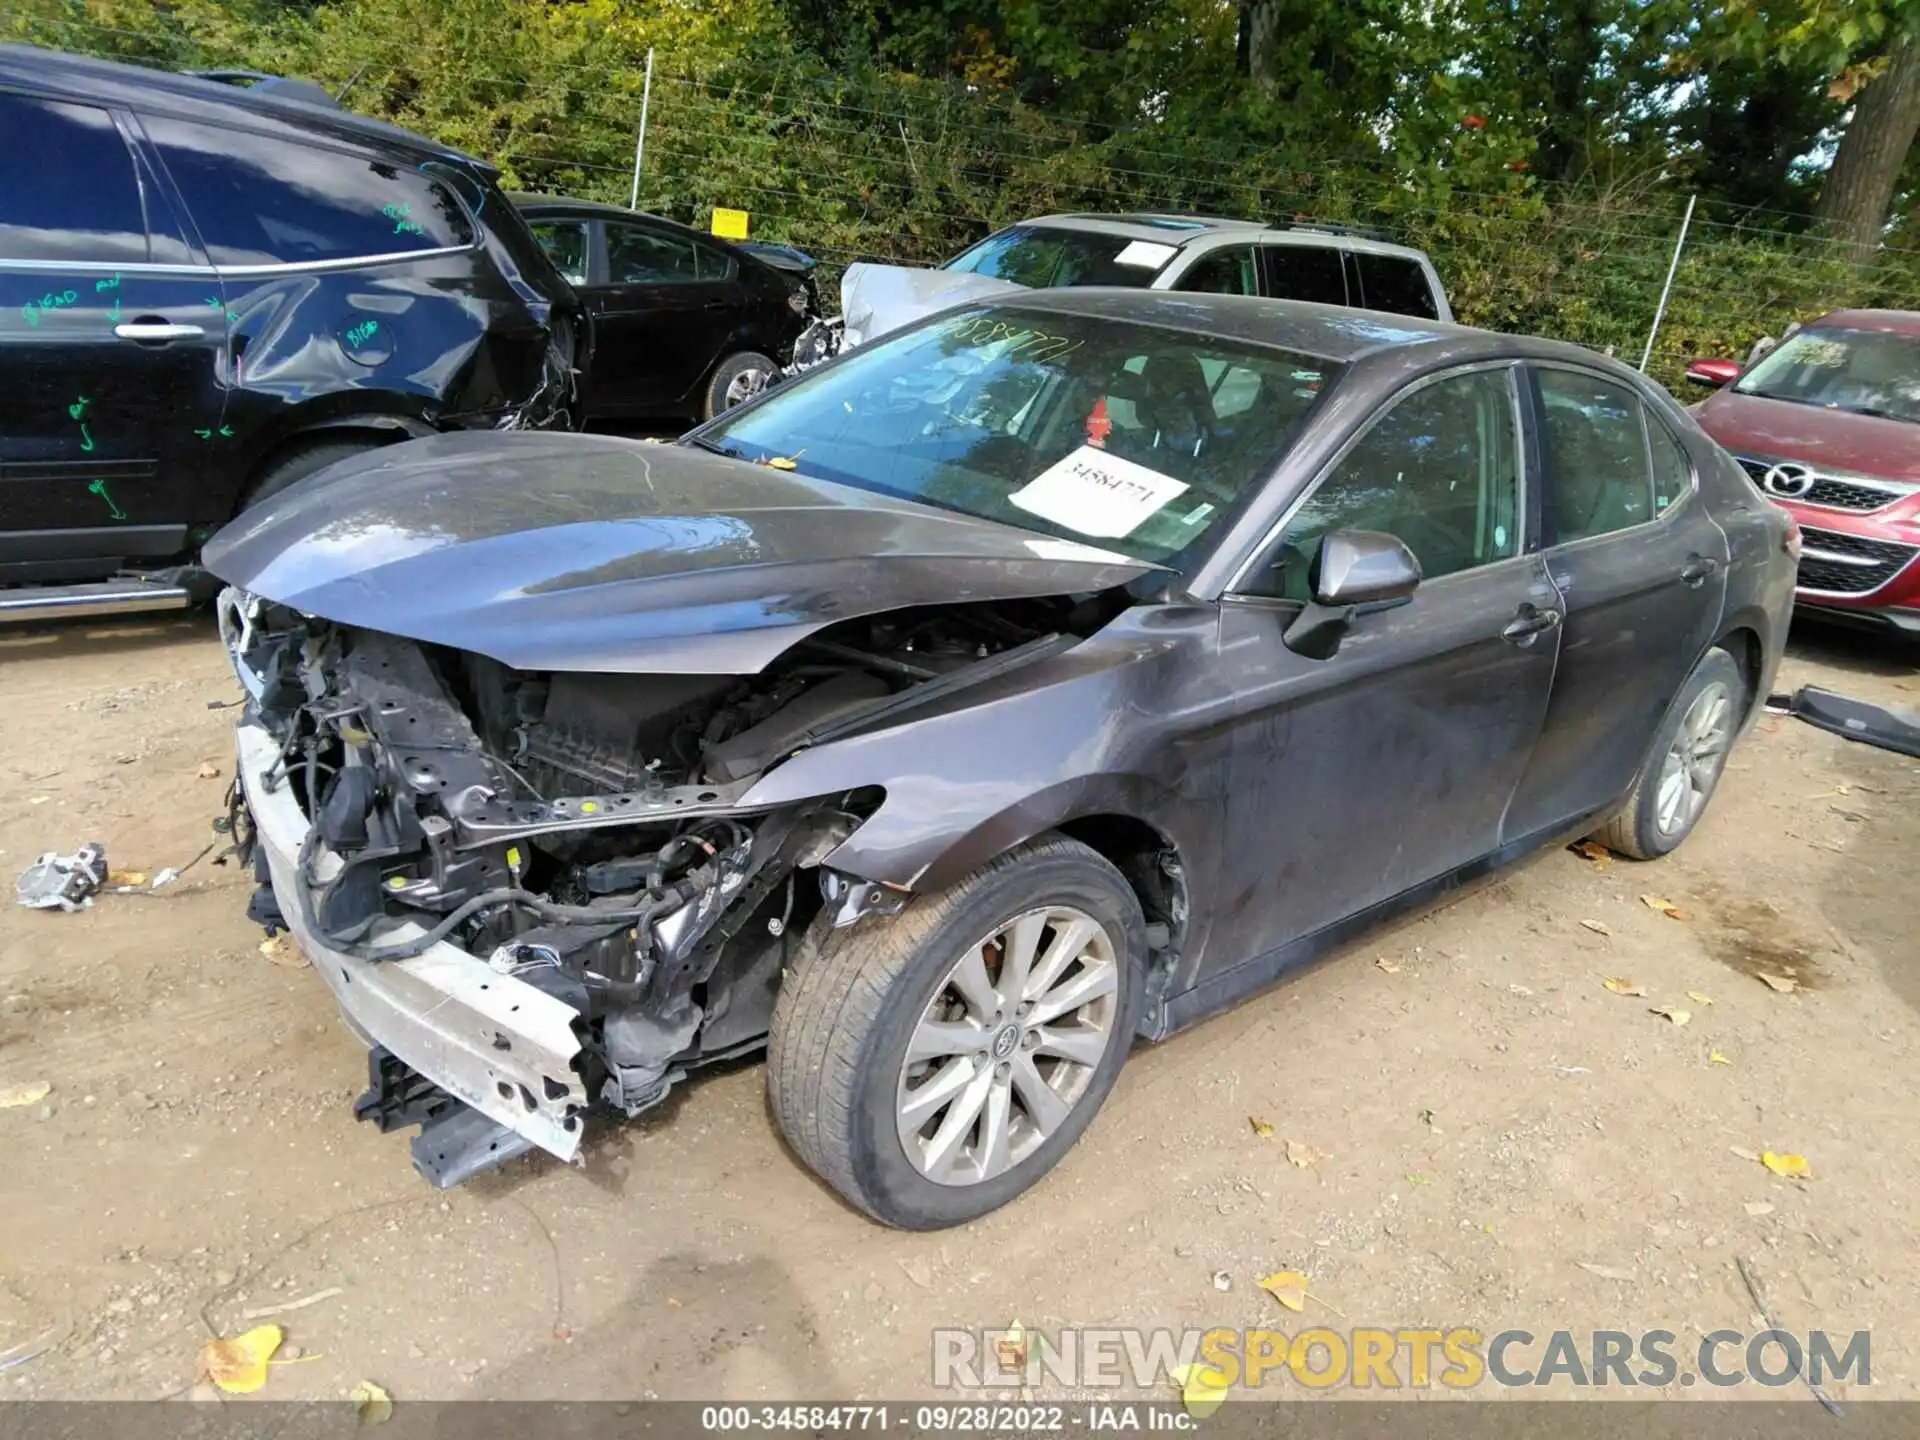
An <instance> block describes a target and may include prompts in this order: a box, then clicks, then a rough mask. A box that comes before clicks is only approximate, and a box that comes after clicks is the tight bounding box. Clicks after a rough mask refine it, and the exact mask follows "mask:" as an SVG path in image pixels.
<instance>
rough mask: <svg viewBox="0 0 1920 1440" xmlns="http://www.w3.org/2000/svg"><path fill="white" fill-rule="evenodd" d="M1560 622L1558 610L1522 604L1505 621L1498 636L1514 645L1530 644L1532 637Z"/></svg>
mask: <svg viewBox="0 0 1920 1440" xmlns="http://www.w3.org/2000/svg"><path fill="white" fill-rule="evenodd" d="M1559 623H1560V612H1559V611H1558V610H1541V609H1538V608H1536V607H1535V606H1533V605H1530V604H1529V605H1522V606H1521V607H1520V612H1519V613H1518V614H1517V615H1515V616H1514V617H1513V619H1511V620H1509V621H1508V622H1507V625H1506V628H1505V629H1503V630H1502V631H1501V632H1500V638H1501V639H1503V640H1509V641H1511V642H1512V643H1514V644H1515V645H1531V644H1532V643H1533V637H1534V636H1536V635H1539V634H1542V633H1544V632H1545V631H1548V630H1551V629H1553V628H1554V627H1555V626H1557V625H1558V624H1559Z"/></svg>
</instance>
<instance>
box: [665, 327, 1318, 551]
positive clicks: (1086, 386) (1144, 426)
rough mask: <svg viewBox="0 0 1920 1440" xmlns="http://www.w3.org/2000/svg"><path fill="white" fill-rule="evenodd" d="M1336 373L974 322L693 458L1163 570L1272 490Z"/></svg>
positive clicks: (887, 349)
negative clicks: (823, 484)
mask: <svg viewBox="0 0 1920 1440" xmlns="http://www.w3.org/2000/svg"><path fill="white" fill-rule="evenodd" d="M1339 372H1340V367H1339V366H1338V365H1335V364H1333V363H1331V362H1329V361H1327V360H1324V359H1321V358H1318V357H1316V356H1309V355H1302V354H1296V353H1295V352H1293V351H1289V350H1279V349H1269V348H1266V347H1263V346H1252V345H1242V344H1236V343H1233V342H1230V341H1224V340H1217V339H1214V338H1213V337H1211V336H1206V335H1194V334H1190V333H1187V332H1185V331H1177V330H1166V329H1161V328H1158V327H1156V326H1150V325H1138V324H1132V323H1129V322H1125V321H1117V320H1105V319H1093V318H1090V317H1087V316H1081V315H1043V314H1023V313H1022V312H1020V311H1018V310H1014V309H1002V308H991V309H977V310H971V311H962V312H959V313H957V314H953V315H948V316H945V317H943V318H941V319H939V320H937V321H935V322H933V323H932V324H930V325H927V326H925V327H923V328H921V329H918V330H912V331H908V332H906V333H905V334H902V335H896V336H893V337H890V338H889V339H886V340H882V341H878V342H876V343H874V344H872V345H868V346H864V347H862V348H861V349H859V350H856V351H854V352H852V353H851V354H850V355H848V356H847V357H846V358H845V359H844V360H842V361H841V362H840V363H839V364H838V365H835V366H833V367H831V368H829V369H826V370H822V371H819V372H816V373H815V374H813V375H809V376H806V377H804V378H802V379H800V380H798V381H795V382H792V383H791V384H790V385H788V386H783V387H782V388H781V389H779V390H776V391H774V392H773V393H772V394H770V395H769V396H768V397H767V398H766V399H765V400H764V401H762V402H761V403H760V404H758V405H756V406H754V407H753V408H751V409H749V410H745V411H742V412H740V413H739V414H738V415H736V416H727V417H723V418H722V419H721V420H719V421H717V422H715V423H714V424H713V425H710V426H708V427H707V428H706V429H704V430H701V431H699V432H697V434H696V436H695V437H694V440H695V443H698V444H701V445H703V446H706V447H707V448H710V449H720V450H723V451H724V452H726V453H728V454H733V455H738V456H740V457H742V458H745V459H749V460H759V461H771V462H773V463H775V464H777V465H779V466H780V467H781V468H783V469H788V468H790V469H794V470H798V471H799V472H800V473H801V474H804V475H814V476H819V477H821V478H823V479H827V480H834V481H838V482H840V483H841V484H845V485H853V486H857V487H858V488H860V489H863V490H873V491H878V492H880V493H882V494H886V495H897V496H902V497H904V498H906V499H909V500H918V501H922V502H924V503H926V504H930V505H938V506H940V507H942V508H943V509H947V510H957V511H959V512H961V513H962V514H966V515H974V516H978V517H980V518H982V519H987V520H997V521H1000V522H1002V523H1004V524H1008V525H1017V526H1020V527H1021V528H1022V529H1026V530H1035V531H1039V532H1041V533H1043V534H1047V535H1054V536H1059V537H1062V538H1065V539H1071V540H1078V541H1082V542H1089V541H1091V542H1095V543H1098V544H1101V545H1102V546H1103V547H1110V548H1113V549H1117V550H1120V551H1122V552H1124V553H1125V554H1127V555H1129V556H1131V557H1133V558H1135V559H1140V560H1148V561H1153V562H1156V563H1167V562H1171V561H1173V560H1174V559H1175V557H1177V556H1179V555H1181V554H1182V552H1184V551H1187V550H1189V549H1192V548H1193V547H1195V546H1196V545H1198V544H1199V542H1200V541H1202V540H1203V539H1204V538H1205V537H1206V536H1207V535H1208V533H1209V532H1210V531H1212V530H1213V529H1214V528H1215V526H1216V525H1218V524H1219V523H1220V522H1221V520H1223V519H1224V518H1225V516H1226V515H1227V514H1228V513H1229V512H1230V511H1231V510H1232V509H1233V507H1234V506H1235V505H1236V503H1238V502H1239V500H1240V499H1241V498H1242V496H1244V495H1246V494H1249V493H1250V492H1251V491H1252V490H1253V489H1254V488H1255V487H1256V486H1257V485H1258V484H1259V483H1260V482H1261V480H1263V479H1264V478H1265V477H1266V476H1267V475H1268V474H1270V473H1271V472H1272V470H1273V468H1274V466H1275V465H1276V463H1277V462H1278V461H1279V459H1280V457H1281V455H1282V454H1283V453H1284V452H1285V450H1286V448H1287V446H1288V445H1289V444H1290V443H1291V442H1292V439H1293V436H1294V434H1295V432H1296V431H1297V430H1298V429H1299V426H1300V422H1301V420H1302V418H1303V417H1304V416H1305V415H1306V413H1307V410H1308V409H1309V408H1310V407H1311V406H1312V404H1313V402H1314V400H1315V399H1316V398H1317V397H1318V396H1319V395H1320V393H1321V391H1322V390H1324V389H1325V388H1326V387H1327V386H1328V385H1330V384H1331V383H1332V382H1333V381H1334V379H1335V378H1336V377H1337V376H1338V374H1339Z"/></svg>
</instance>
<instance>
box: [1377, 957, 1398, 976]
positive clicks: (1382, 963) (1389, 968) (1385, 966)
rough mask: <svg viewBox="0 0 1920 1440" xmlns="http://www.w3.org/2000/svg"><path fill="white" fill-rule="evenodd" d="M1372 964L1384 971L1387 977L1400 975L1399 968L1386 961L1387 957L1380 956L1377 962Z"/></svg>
mask: <svg viewBox="0 0 1920 1440" xmlns="http://www.w3.org/2000/svg"><path fill="white" fill-rule="evenodd" d="M1373 963H1374V964H1375V965H1377V966H1379V967H1380V968H1381V969H1382V970H1384V971H1386V972H1387V974H1389V975H1398V974H1399V973H1400V967H1399V966H1398V965H1396V964H1394V963H1393V961H1391V960H1389V959H1387V957H1386V956H1384V955H1382V956H1381V957H1380V958H1379V959H1378V960H1376V961H1374V962H1373Z"/></svg>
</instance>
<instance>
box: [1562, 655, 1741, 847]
mask: <svg viewBox="0 0 1920 1440" xmlns="http://www.w3.org/2000/svg"><path fill="white" fill-rule="evenodd" d="M1747 698H1748V697H1747V680H1746V676H1745V675H1743V674H1742V673H1741V671H1740V665H1739V662H1737V661H1736V660H1735V659H1734V658H1733V656H1731V655H1729V654H1728V653H1727V652H1726V651H1724V650H1718V649H1716V650H1709V651H1708V652H1707V653H1706V655H1705V656H1703V657H1702V658H1701V661H1700V663H1699V664H1698V665H1696V666H1695V667H1694V670H1693V674H1691V675H1689V676H1688V677H1687V683H1686V684H1685V685H1683V686H1681V687H1680V694H1679V696H1678V697H1677V698H1676V699H1675V700H1674V702H1673V706H1672V709H1671V710H1670V711H1669V713H1668V715H1667V722H1666V724H1665V725H1663V726H1662V727H1661V728H1660V734H1659V736H1658V737H1657V738H1656V739H1655V741H1654V744H1653V750H1652V752H1651V753H1650V754H1649V755H1648V756H1647V759H1646V763H1645V764H1643V765H1642V766H1641V767H1640V776H1639V778H1638V779H1637V780H1635V781H1634V785H1633V792H1632V793H1631V794H1630V795H1628V796H1627V801H1626V804H1625V805H1623V806H1622V807H1621V808H1620V811H1619V813H1618V814H1616V815H1615V816H1614V817H1613V818H1612V819H1611V820H1609V821H1608V822H1607V823H1606V824H1605V825H1604V826H1602V827H1601V828H1600V829H1599V830H1596V831H1595V832H1594V834H1593V838H1594V839H1596V840H1598V841H1599V842H1600V843H1601V844H1602V845H1604V846H1606V847H1607V848H1608V849H1609V850H1613V851H1617V852H1618V853H1620V854H1622V855H1626V856H1628V857H1630V858H1632V859H1634V860H1657V859H1659V858H1660V857H1661V856H1662V855H1667V854H1671V853H1672V852H1673V851H1674V850H1676V849H1678V848H1679V846H1680V842H1681V841H1683V840H1685V839H1686V838H1687V836H1688V835H1690V834H1692V833H1693V827H1694V826H1695V825H1696V824H1698V823H1699V820H1700V817H1701V816H1702V815H1704V814H1705V813H1706V809H1707V804H1708V802H1709V801H1711V800H1712V799H1713V792H1714V790H1715V789H1717V788H1718V786H1719V784H1720V776H1721V775H1722V774H1723V773H1724V771H1725V768H1726V762H1727V751H1728V750H1729V749H1731V748H1732V746H1733V741H1734V737H1735V736H1737V735H1738V734H1739V733H1740V722H1741V721H1742V720H1743V719H1744V718H1745V717H1746V713H1747Z"/></svg>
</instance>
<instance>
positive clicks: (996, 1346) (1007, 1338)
mask: <svg viewBox="0 0 1920 1440" xmlns="http://www.w3.org/2000/svg"><path fill="white" fill-rule="evenodd" d="M993 1353H994V1355H995V1357H996V1358H998V1360H999V1361H1000V1368H1001V1370H1002V1371H1008V1370H1024V1369H1026V1367H1027V1327H1026V1326H1024V1325H1022V1324H1021V1323H1020V1322H1019V1321H1018V1320H1016V1321H1014V1322H1013V1324H1011V1325H1009V1326H1008V1327H1007V1328H1006V1329H1005V1330H1003V1331H1002V1332H1001V1333H1000V1334H999V1335H997V1336H995V1337H994V1341H993Z"/></svg>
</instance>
